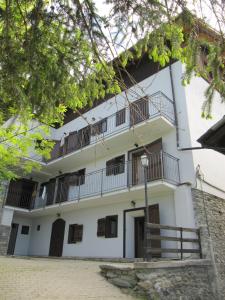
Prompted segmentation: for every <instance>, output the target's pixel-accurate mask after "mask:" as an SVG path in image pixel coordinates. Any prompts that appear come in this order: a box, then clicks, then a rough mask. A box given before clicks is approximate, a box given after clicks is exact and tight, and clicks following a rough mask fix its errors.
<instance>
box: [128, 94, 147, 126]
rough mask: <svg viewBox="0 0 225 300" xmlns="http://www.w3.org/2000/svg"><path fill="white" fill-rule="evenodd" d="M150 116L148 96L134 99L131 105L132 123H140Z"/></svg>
mask: <svg viewBox="0 0 225 300" xmlns="http://www.w3.org/2000/svg"><path fill="white" fill-rule="evenodd" d="M148 118H149V102H148V99H147V98H142V99H139V100H137V101H134V102H133V103H131V105H130V124H131V126H133V125H135V124H138V123H140V122H142V121H144V120H147V119H148Z"/></svg>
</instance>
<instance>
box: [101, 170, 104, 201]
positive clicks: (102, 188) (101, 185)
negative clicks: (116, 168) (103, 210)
mask: <svg viewBox="0 0 225 300" xmlns="http://www.w3.org/2000/svg"><path fill="white" fill-rule="evenodd" d="M103 171H104V170H103V169H102V170H101V196H102V195H103Z"/></svg>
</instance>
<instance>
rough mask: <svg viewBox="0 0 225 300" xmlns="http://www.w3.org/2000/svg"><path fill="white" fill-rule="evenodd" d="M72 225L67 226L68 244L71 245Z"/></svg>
mask: <svg viewBox="0 0 225 300" xmlns="http://www.w3.org/2000/svg"><path fill="white" fill-rule="evenodd" d="M73 236H74V225H69V234H68V244H71V243H73V242H74V241H73Z"/></svg>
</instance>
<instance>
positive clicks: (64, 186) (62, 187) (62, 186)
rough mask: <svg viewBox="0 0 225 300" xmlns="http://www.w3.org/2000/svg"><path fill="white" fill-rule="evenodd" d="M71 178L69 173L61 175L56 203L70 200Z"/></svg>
mask: <svg viewBox="0 0 225 300" xmlns="http://www.w3.org/2000/svg"><path fill="white" fill-rule="evenodd" d="M69 180H70V175H69V174H67V175H64V176H62V177H59V180H58V188H57V195H56V203H60V202H65V201H67V200H68V193H69V185H70V181H69Z"/></svg>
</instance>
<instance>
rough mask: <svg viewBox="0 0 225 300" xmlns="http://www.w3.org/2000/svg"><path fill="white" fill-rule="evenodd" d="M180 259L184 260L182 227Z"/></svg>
mask: <svg viewBox="0 0 225 300" xmlns="http://www.w3.org/2000/svg"><path fill="white" fill-rule="evenodd" d="M180 258H181V260H182V259H183V228H182V227H180Z"/></svg>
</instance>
